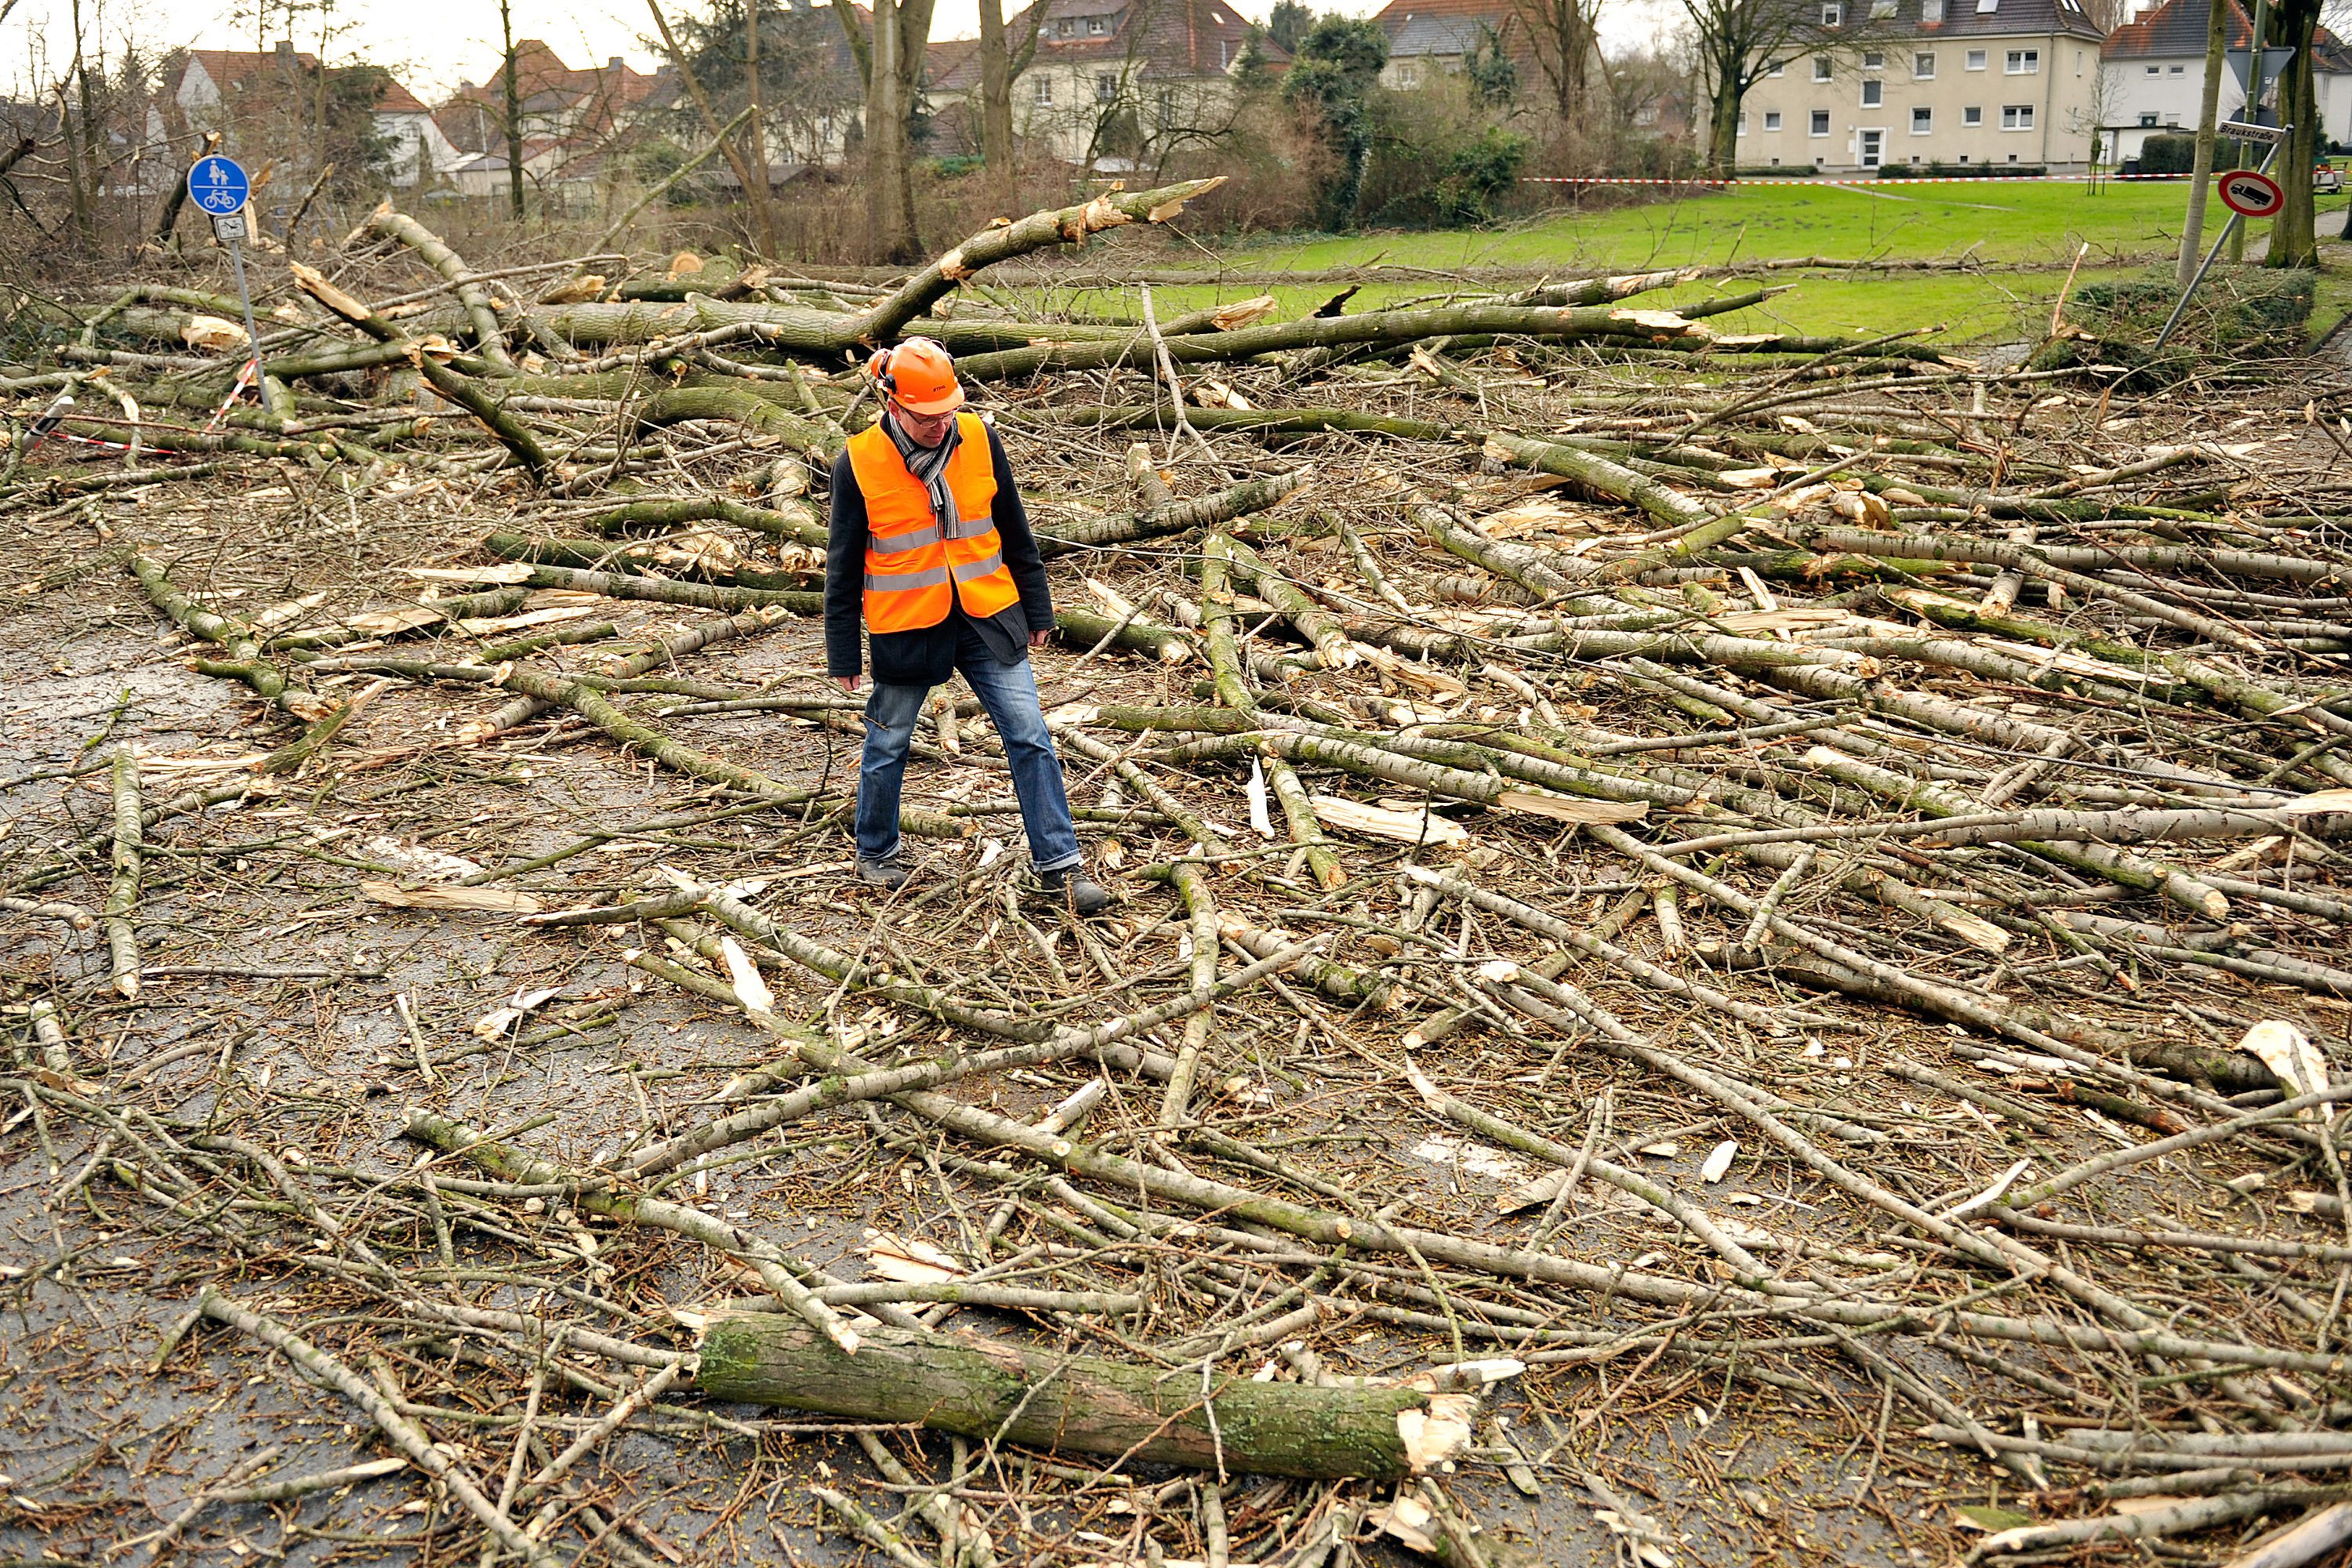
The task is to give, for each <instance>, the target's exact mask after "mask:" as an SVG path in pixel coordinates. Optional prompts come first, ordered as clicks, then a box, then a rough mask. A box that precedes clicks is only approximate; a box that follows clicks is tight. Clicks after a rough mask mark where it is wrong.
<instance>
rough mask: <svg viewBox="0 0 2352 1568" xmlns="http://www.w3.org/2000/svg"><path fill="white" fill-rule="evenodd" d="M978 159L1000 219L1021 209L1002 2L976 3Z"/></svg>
mask: <svg viewBox="0 0 2352 1568" xmlns="http://www.w3.org/2000/svg"><path fill="white" fill-rule="evenodd" d="M1040 15H1042V13H1040ZM1033 36H1034V34H1033ZM980 157H981V162H982V163H984V164H985V165H986V166H987V169H988V199H989V202H990V204H991V205H993V206H994V207H995V208H996V210H997V212H998V214H999V215H1000V216H1007V217H1009V216H1012V215H1013V212H1014V211H1015V210H1016V209H1017V208H1018V207H1019V206H1020V205H1021V193H1020V184H1021V180H1020V169H1019V167H1018V165H1017V164H1016V163H1014V162H1013V60H1012V52H1011V50H1009V49H1008V48H1007V47H1005V42H1004V0H980Z"/></svg>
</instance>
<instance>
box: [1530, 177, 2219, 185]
mask: <svg viewBox="0 0 2352 1568" xmlns="http://www.w3.org/2000/svg"><path fill="white" fill-rule="evenodd" d="M2090 177H2091V176H2089V175H2087V174H1916V175H1906V174H1889V175H1880V176H1875V177H1873V178H1870V179H1860V180H1857V179H1849V178H1847V177H1845V176H1843V175H1841V174H1824V175H1821V176H1818V177H1815V176H1812V175H1795V174H1791V175H1786V176H1783V177H1780V178H1775V177H1773V176H1771V175H1769V174H1762V175H1757V176H1755V177H1753V178H1749V179H1740V180H1701V179H1689V180H1657V179H1642V180H1637V179H1620V178H1617V177H1615V176H1602V175H1594V176H1592V177H1591V178H1587V177H1586V176H1584V175H1582V174H1521V175H1520V176H1519V181H1520V183H1521V184H1529V185H1707V186H1717V187H1720V186H1724V185H2027V184H2034V183H2036V182H2037V181H2044V180H2049V181H2063V182H2066V183H2068V184H2084V182H2086V181H2087V180H2089V179H2090ZM2098 177H2099V178H2100V179H2101V180H2179V181H2184V182H2185V181H2186V180H2188V178H2189V176H2188V175H2187V174H2101V175H2100V176H2098Z"/></svg>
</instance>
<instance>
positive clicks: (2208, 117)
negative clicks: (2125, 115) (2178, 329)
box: [2173, 0, 2230, 289]
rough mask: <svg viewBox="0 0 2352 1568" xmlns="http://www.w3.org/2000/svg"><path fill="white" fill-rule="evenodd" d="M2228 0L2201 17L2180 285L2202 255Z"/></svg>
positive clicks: (2194, 271) (2217, 2)
mask: <svg viewBox="0 0 2352 1568" xmlns="http://www.w3.org/2000/svg"><path fill="white" fill-rule="evenodd" d="M2229 22H2230V0H2213V3H2212V5H2211V7H2210V10H2209V12H2208V13H2207V16H2206V18H2205V96H2204V97H2203V98H2202V99H2201V100H2199V103H2198V108H2197V162H2196V164H2195V166H2194V167H2193V168H2192V169H2191V171H2190V173H2189V214H2188V216H2186V217H2185V218H2183V219H2182V220H2181V226H2180V260H2179V265H2178V267H2177V268H2175V271H2174V279H2173V280H2174V282H2175V283H2176V284H2177V285H2178V286H2179V288H2182V289H2186V288H2188V287H2189V279H2192V278H2194V277H2196V276H2197V263H2198V262H2199V261H2200V260H2202V259H2203V258H2204V247H2205V204H2206V198H2207V196H2208V195H2210V193H2211V189H2212V185H2213V139H2214V133H2213V128H2214V127H2215V126H2216V125H2218V124H2219V123H2220V122H2221V68H2222V64H2223V58H2222V57H2223V54H2224V52H2225V50H2226V49H2227V48H2228V47H2229V39H2230V27H2229Z"/></svg>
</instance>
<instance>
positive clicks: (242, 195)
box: [188, 153, 253, 217]
mask: <svg viewBox="0 0 2352 1568" xmlns="http://www.w3.org/2000/svg"><path fill="white" fill-rule="evenodd" d="M252 194H253V181H252V179H251V178H250V177H248V176H247V174H246V172H245V168H244V165H242V164H240V163H238V162H237V161H236V159H234V158H224V157H222V156H221V155H220V154H219V153H210V154H207V155H206V156H205V157H202V158H199V159H197V160H196V161H195V163H193V164H192V165H190V166H189V169H188V195H191V196H193V197H194V198H195V203H196V205H198V206H200V207H202V208H203V209H204V210H205V211H206V212H208V213H210V214H212V215H213V216H215V217H226V216H230V215H231V214H233V213H239V212H242V211H244V210H245V200H246V197H247V196H248V195H252Z"/></svg>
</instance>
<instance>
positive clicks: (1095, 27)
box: [1087, 16, 1110, 35]
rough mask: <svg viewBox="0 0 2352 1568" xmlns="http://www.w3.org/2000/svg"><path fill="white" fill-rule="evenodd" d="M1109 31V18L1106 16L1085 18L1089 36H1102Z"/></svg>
mask: <svg viewBox="0 0 2352 1568" xmlns="http://www.w3.org/2000/svg"><path fill="white" fill-rule="evenodd" d="M1109 31H1110V18H1109V17H1108V16H1089V17H1087V33H1088V34H1089V35H1100V34H1103V33H1108V32H1109Z"/></svg>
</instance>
